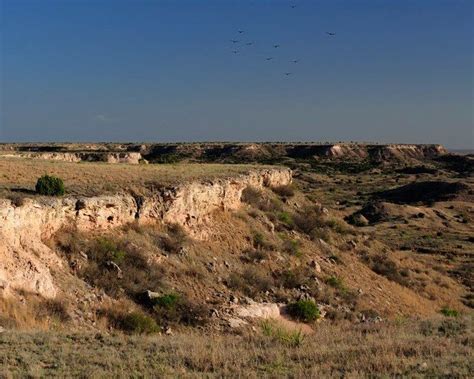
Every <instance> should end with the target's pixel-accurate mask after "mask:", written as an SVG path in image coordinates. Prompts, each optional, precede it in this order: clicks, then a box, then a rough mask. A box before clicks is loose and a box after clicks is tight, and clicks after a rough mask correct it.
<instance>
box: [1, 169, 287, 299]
mask: <svg viewBox="0 0 474 379" xmlns="http://www.w3.org/2000/svg"><path fill="white" fill-rule="evenodd" d="M291 179H292V175H291V171H290V170H289V169H284V168H275V169H265V170H258V171H252V172H250V173H249V174H247V175H241V176H237V177H233V178H228V179H220V180H215V181H212V182H211V181H209V182H191V183H186V184H182V185H180V186H176V187H170V188H164V189H162V190H160V191H157V193H156V194H155V195H153V196H151V197H147V198H144V197H141V196H133V195H130V194H118V195H115V196H99V197H91V198H72V197H68V198H51V199H46V200H35V199H26V200H25V202H24V203H23V204H22V205H20V206H16V205H15V204H13V203H12V201H10V200H7V199H0V241H2V243H1V244H0V284H1V286H2V287H4V288H3V289H7V288H6V287H10V288H11V289H19V288H21V289H25V290H27V291H31V292H36V293H39V294H41V295H43V296H47V297H53V296H55V294H56V288H55V285H54V281H53V277H52V275H51V273H50V268H51V267H57V268H59V267H60V266H61V260H60V259H59V258H58V257H57V255H56V254H55V253H54V252H53V251H52V250H51V249H49V248H48V247H47V246H46V245H45V244H44V241H45V240H47V239H48V238H50V237H51V236H52V235H53V234H54V233H55V232H57V231H58V230H59V229H61V228H64V227H75V228H77V229H78V230H96V229H108V228H113V227H117V226H121V225H124V224H127V223H130V222H133V221H135V220H136V221H137V222H140V223H149V222H153V221H164V222H170V223H178V224H180V225H182V226H183V227H185V228H186V229H187V230H188V231H189V232H190V233H191V234H192V235H193V236H194V237H196V238H206V237H207V235H206V232H205V230H204V229H203V228H201V226H203V225H205V224H206V222H207V221H208V220H209V219H210V217H211V215H212V213H213V212H214V211H217V210H232V209H237V208H238V207H239V206H240V204H241V195H242V191H243V190H244V188H246V187H247V186H254V187H260V188H261V187H271V186H279V185H285V184H289V183H291Z"/></svg>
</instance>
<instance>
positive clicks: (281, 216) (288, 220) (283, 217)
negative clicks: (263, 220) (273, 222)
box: [278, 211, 294, 228]
mask: <svg viewBox="0 0 474 379" xmlns="http://www.w3.org/2000/svg"><path fill="white" fill-rule="evenodd" d="M278 220H280V221H281V222H282V223H283V224H285V225H286V226H288V227H290V228H292V227H293V226H294V221H293V217H291V214H289V213H288V212H284V211H283V212H280V213H278Z"/></svg>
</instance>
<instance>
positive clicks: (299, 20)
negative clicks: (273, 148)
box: [0, 0, 474, 148]
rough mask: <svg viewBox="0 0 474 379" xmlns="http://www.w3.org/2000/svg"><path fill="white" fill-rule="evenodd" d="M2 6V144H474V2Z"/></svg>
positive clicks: (66, 1) (79, 1)
mask: <svg viewBox="0 0 474 379" xmlns="http://www.w3.org/2000/svg"><path fill="white" fill-rule="evenodd" d="M0 3H1V50H0V53H1V66H0V67H1V83H0V84H1V108H0V112H1V115H0V141H210V140H212V141H217V140H221V141H222V140H225V141H279V140H288V141H301V140H323V141H326V140H331V141H338V140H358V141H380V142H416V143H443V144H445V145H446V146H448V147H452V148H473V147H474V146H473V145H474V143H473V138H474V137H473V87H472V86H473V26H472V24H473V2H472V1H467V0H444V1H441V0H423V1H422V0H413V1H409V0H405V1H402V0H393V1H388V0H387V1H384V0H360V1H359V0H352V1H339V0H329V1H317V0H312V1H305V0H294V1H291V0H288V1H287V0H274V1H265V0H253V1H246V0H239V1H226V0H220V1H217V0H213V1H205V0H200V1H198V0H194V1H192V0H183V1H179V0H169V1H164V0H163V1H158V0H156V1H152V0H147V1H145V0H133V1H132V0H128V1H124V0H95V1H92V0H60V1H58V0H0ZM291 4H295V5H296V8H291V6H290V5H291ZM238 30H243V31H244V33H242V34H239V33H238ZM326 31H331V32H335V33H336V35H335V36H333V37H331V36H328V35H327V34H326ZM231 39H237V40H240V41H242V42H240V43H237V44H233V43H232V42H230V40H231ZM246 42H253V45H251V46H247V45H245V43H246ZM274 44H280V45H281V46H280V47H279V48H277V49H275V48H273V45H274ZM234 49H236V50H238V51H239V53H238V54H233V53H232V51H233V50H234ZM267 57H273V58H274V59H273V60H271V61H266V59H265V58H267ZM294 59H299V62H298V63H296V64H295V63H292V62H291V60H294ZM285 72H292V75H290V76H285V75H284V73H285Z"/></svg>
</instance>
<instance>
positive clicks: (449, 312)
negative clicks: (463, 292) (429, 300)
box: [440, 307, 459, 317]
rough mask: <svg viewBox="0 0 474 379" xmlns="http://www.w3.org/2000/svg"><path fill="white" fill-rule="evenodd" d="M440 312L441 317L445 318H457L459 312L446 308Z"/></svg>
mask: <svg viewBox="0 0 474 379" xmlns="http://www.w3.org/2000/svg"><path fill="white" fill-rule="evenodd" d="M440 312H441V314H442V315H443V316H446V317H458V316H459V312H458V311H457V310H455V309H451V308H448V307H443V308H442V309H441V310H440Z"/></svg>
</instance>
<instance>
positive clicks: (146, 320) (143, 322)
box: [117, 312, 159, 334]
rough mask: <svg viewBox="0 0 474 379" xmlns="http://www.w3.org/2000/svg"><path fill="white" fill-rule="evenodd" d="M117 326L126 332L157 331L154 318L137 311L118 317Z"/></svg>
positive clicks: (147, 332)
mask: <svg viewBox="0 0 474 379" xmlns="http://www.w3.org/2000/svg"><path fill="white" fill-rule="evenodd" d="M117 326H118V327H119V328H120V329H122V330H124V331H126V332H129V333H137V334H150V333H156V332H158V331H159V327H158V324H157V323H156V321H155V320H153V319H152V318H151V317H149V316H147V315H145V314H143V313H139V312H132V313H128V314H126V315H123V316H121V317H119V319H118V320H117Z"/></svg>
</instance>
